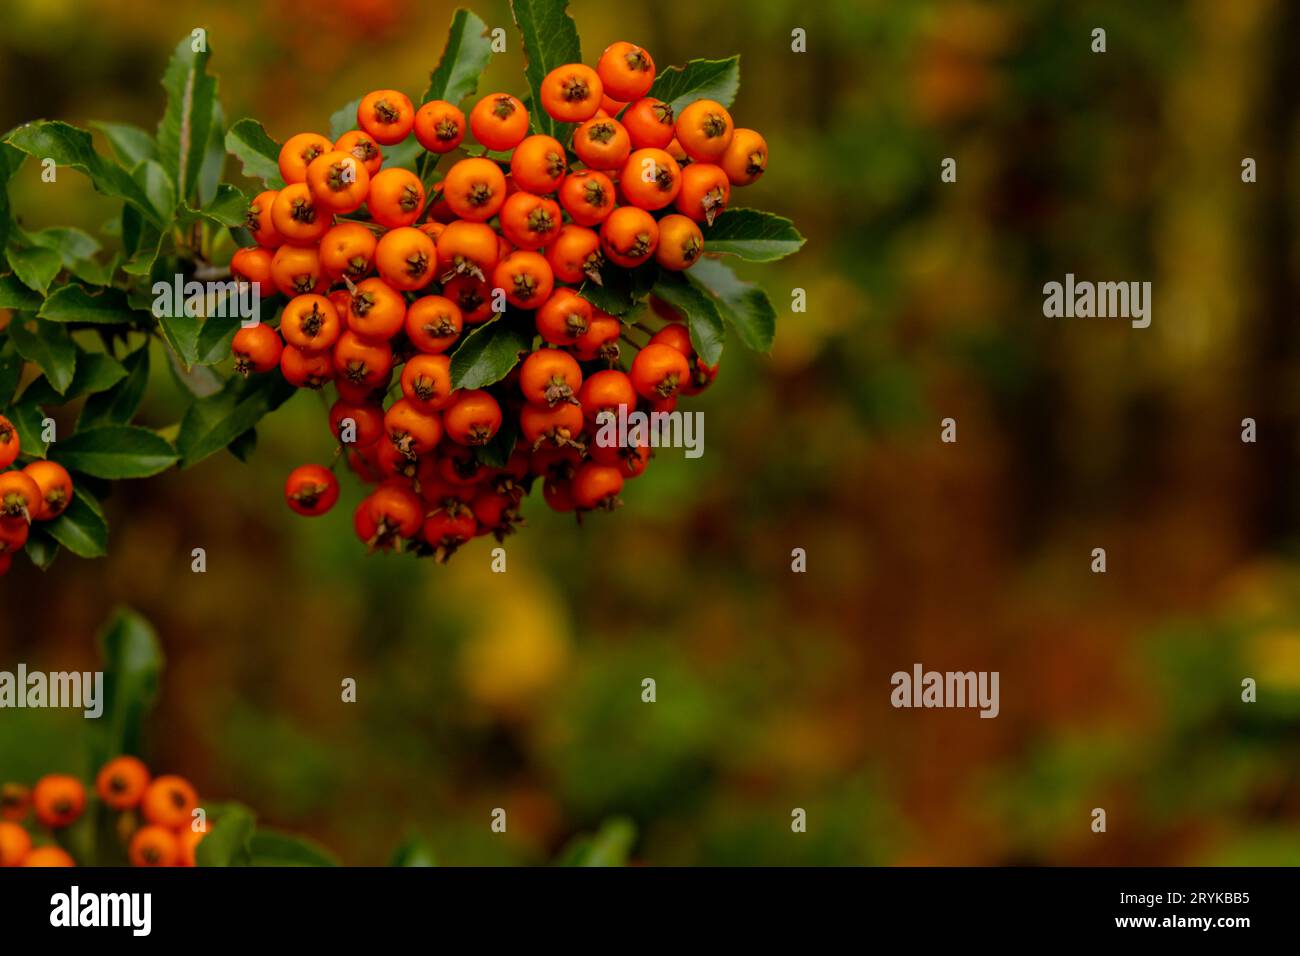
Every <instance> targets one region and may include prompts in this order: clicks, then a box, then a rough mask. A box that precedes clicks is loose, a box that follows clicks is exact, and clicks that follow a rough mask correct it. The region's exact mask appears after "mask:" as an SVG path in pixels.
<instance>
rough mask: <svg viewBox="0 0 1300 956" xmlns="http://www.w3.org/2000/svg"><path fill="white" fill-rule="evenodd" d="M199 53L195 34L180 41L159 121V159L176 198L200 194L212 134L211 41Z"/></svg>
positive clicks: (166, 79) (214, 100) (166, 75)
mask: <svg viewBox="0 0 1300 956" xmlns="http://www.w3.org/2000/svg"><path fill="white" fill-rule="evenodd" d="M203 46H204V49H203V50H200V51H198V52H195V50H194V43H193V40H192V38H191V37H188V36H187V37H185V38H184V39H183V40H181V42H180V43H178V44H176V49H175V51H173V53H172V58H171V62H169V63H168V64H167V71H166V72H165V73H164V74H163V79H162V85H163V89H165V90H166V91H167V110H166V112H165V113H163V118H162V120H160V121H159V123H158V160H159V162H161V163H162V166H163V169H165V170H166V171H167V174H168V175H169V176H170V177H171V179H172V182H173V183H175V185H176V197H177V199H179V200H183V201H190V200H193V199H194V198H195V197H196V196H197V195H198V188H199V171H200V169H201V168H202V166H203V160H204V158H205V155H206V152H207V147H208V142H209V140H210V138H211V136H212V125H213V121H214V119H215V113H216V104H217V81H216V78H215V77H213V76H210V75H209V74H208V72H207V66H208V57H209V56H210V53H209V52H208V50H207V44H206V43H205V44H203Z"/></svg>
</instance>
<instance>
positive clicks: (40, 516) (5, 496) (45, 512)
mask: <svg viewBox="0 0 1300 956" xmlns="http://www.w3.org/2000/svg"><path fill="white" fill-rule="evenodd" d="M21 452H22V447H21V443H20V442H19V439H18V429H17V428H15V427H14V423H13V422H11V421H10V420H9V419H8V418H6V417H5V416H3V415H0V469H9V470H7V471H0V576H3V575H5V574H7V573H8V572H9V568H10V566H12V564H13V561H14V553H15V552H18V551H21V550H22V549H23V548H24V547H25V546H26V545H27V536H28V534H29V533H30V532H31V524H32V522H33V521H53V520H54V519H55V518H57V517H58V516H59V515H61V514H63V511H64V509H66V508H67V507H68V504H69V502H71V501H72V476H71V475H69V474H68V472H67V470H66V469H65V468H64V467H63V466H62V465H60V464H58V463H57V462H53V461H45V460H43V459H37V460H36V461H33V462H31V463H30V464H29V465H27V466H26V467H25V468H22V469H18V468H10V466H11V465H13V463H14V462H15V461H17V460H18V456H19V454H20V453H21Z"/></svg>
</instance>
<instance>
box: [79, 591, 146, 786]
mask: <svg viewBox="0 0 1300 956" xmlns="http://www.w3.org/2000/svg"><path fill="white" fill-rule="evenodd" d="M99 647H100V655H101V656H102V657H103V660H104V665H103V666H104V695H103V696H104V713H103V715H102V716H101V717H100V718H99V719H98V720H96V721H94V722H93V723H94V724H95V730H96V731H98V733H93V736H92V743H91V765H92V766H94V767H101V766H103V765H104V763H105V762H107V761H108V760H109V758H111V757H116V756H117V755H119V754H139V753H141V746H142V744H143V739H142V738H143V734H142V729H143V725H144V718H145V717H146V716H147V715H148V713H149V711H150V710H152V709H153V705H154V701H156V700H157V699H158V684H159V682H160V680H161V677H162V669H163V653H162V647H161V646H160V645H159V643H158V635H157V634H155V633H154V629H153V627H152V626H150V624H149V622H148V621H146V620H145V619H144V618H143V617H142V616H140V615H139V614H137V613H136V612H135V611H132V610H130V609H129V608H119V609H118V610H117V611H116V612H115V613H114V615H113V618H112V620H110V621H109V623H108V625H107V626H106V627H105V628H104V630H103V631H102V632H101V633H100V636H99Z"/></svg>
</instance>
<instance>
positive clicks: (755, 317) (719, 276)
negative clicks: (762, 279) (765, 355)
mask: <svg viewBox="0 0 1300 956" xmlns="http://www.w3.org/2000/svg"><path fill="white" fill-rule="evenodd" d="M686 278H687V279H688V280H690V281H691V282H694V283H695V284H696V285H699V286H702V287H703V288H704V289H705V291H707V292H708V293H710V294H711V295H712V296H713V297H714V298H716V299H717V300H718V311H719V312H721V313H722V317H723V318H724V319H726V320H727V321H728V322H730V323H731V325H732V327H733V328H734V329H735V330H736V334H738V335H739V336H740V340H741V341H742V342H743V343H745V346H746V347H747V348H751V349H753V350H754V351H756V352H770V351H771V350H772V341H773V340H774V339H775V338H776V309H774V308H772V303H771V301H770V300H769V299H768V297H767V293H766V292H764V291H763V290H762V289H761V288H759V287H758V286H756V285H754V284H753V283H752V282H742V281H741V280H740V279H739V278H737V276H736V274H735V273H734V272H732V271H731V267H730V266H728V265H726V264H725V263H723V262H720V261H719V260H717V259H699V260H697V261H696V263H695V265H693V266H691V268H690V269H688V270H687V272H686Z"/></svg>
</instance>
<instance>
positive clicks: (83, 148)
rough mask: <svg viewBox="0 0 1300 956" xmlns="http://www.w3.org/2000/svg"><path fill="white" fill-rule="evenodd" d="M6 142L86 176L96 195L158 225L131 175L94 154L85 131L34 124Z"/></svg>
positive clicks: (61, 125) (62, 125)
mask: <svg viewBox="0 0 1300 956" xmlns="http://www.w3.org/2000/svg"><path fill="white" fill-rule="evenodd" d="M6 142H8V143H10V144H12V145H13V146H16V147H17V148H18V149H21V150H22V151H23V152H24V153H27V154H28V155H29V156H35V157H36V158H37V160H43V159H52V160H54V162H55V164H56V165H57V166H67V167H69V168H71V169H76V170H79V171H80V172H83V173H85V174H86V175H87V176H89V177H90V181H91V183H92V184H93V185H94V187H95V189H96V190H98V191H99V192H101V193H103V194H105V195H106V196H112V197H113V198H115V199H121V200H123V201H124V202H128V203H130V204H131V205H132V206H134V207H135V208H136V209H138V210H139V211H140V212H141V213H143V214H144V215H145V217H146V218H147V219H149V221H150V222H153V223H155V224H160V223H161V220H160V219H159V218H158V214H157V212H155V211H154V208H153V205H152V204H151V203H150V202H149V197H148V196H146V195H145V193H144V190H143V189H141V188H140V186H139V184H138V183H137V182H136V181H135V180H134V179H132V178H131V174H130V173H128V172H127V171H126V170H124V169H122V168H121V167H120V166H118V165H117V164H116V163H113V162H110V161H108V160H106V159H104V157H102V156H100V155H99V153H97V152H95V147H94V146H93V145H92V142H91V136H90V133H88V132H86V131H85V130H84V129H77V127H75V126H70V125H69V124H67V123H61V122H53V121H49V120H37V121H36V122H34V123H28V124H27V125H26V126H20V127H18V128H17V129H16V130H14V131H13V132H11V133H10V134H9V136H8V137H7V139H6Z"/></svg>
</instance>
